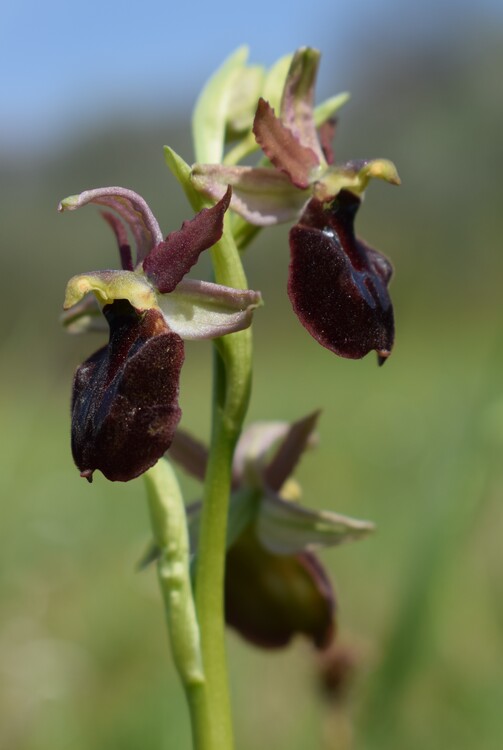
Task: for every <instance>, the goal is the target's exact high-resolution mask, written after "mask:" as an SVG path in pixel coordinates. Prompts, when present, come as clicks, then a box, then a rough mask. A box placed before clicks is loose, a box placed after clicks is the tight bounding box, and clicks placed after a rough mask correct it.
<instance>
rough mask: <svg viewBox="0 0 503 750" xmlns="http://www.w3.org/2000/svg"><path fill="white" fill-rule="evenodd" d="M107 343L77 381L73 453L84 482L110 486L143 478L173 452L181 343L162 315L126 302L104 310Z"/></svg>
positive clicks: (74, 390)
mask: <svg viewBox="0 0 503 750" xmlns="http://www.w3.org/2000/svg"><path fill="white" fill-rule="evenodd" d="M104 314H105V317H106V319H107V321H108V324H109V327H110V340H109V343H108V345H107V346H105V347H103V348H102V349H100V350H99V351H97V352H96V353H95V354H93V355H92V356H91V357H89V359H87V360H86V361H85V362H84V363H83V364H82V365H80V367H79V368H78V370H77V372H76V374H75V378H74V383H73V398H72V452H73V457H74V460H75V463H76V464H77V467H78V468H79V469H80V472H81V476H82V477H84V478H86V479H87V480H88V481H92V476H93V473H94V471H96V470H97V469H98V470H100V471H101V472H102V473H103V474H104V475H105V477H106V478H107V479H110V480H112V481H122V482H125V481H128V480H130V479H134V478H135V477H137V476H139V475H140V474H142V473H143V472H144V471H146V470H147V469H149V468H150V467H151V466H153V465H154V464H155V462H156V461H157V460H158V459H159V458H160V457H161V456H162V455H163V454H164V453H165V452H166V450H167V449H168V448H169V446H170V444H171V441H172V439H173V435H174V432H175V429H176V426H177V424H178V422H179V420H180V416H181V410H180V407H179V405H178V390H179V379H180V370H181V367H182V364H183V359H184V349H183V341H182V339H181V338H180V337H179V336H178V335H177V334H176V333H173V332H172V331H170V330H169V328H168V327H167V325H166V323H165V322H164V319H163V316H162V314H161V313H160V312H159V311H157V310H148V311H146V312H145V313H141V314H140V313H138V312H137V311H136V310H135V309H134V308H133V307H132V306H131V305H130V304H129V302H127V301H125V300H117V301H115V302H113V303H112V304H111V305H107V306H105V308H104Z"/></svg>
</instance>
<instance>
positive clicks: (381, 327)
mask: <svg viewBox="0 0 503 750" xmlns="http://www.w3.org/2000/svg"><path fill="white" fill-rule="evenodd" d="M359 205H360V199H359V198H357V197H356V196H355V195H353V194H352V193H350V192H349V191H346V190H342V191H341V192H340V193H339V194H338V196H337V198H336V199H335V200H334V201H333V202H332V203H331V204H329V205H328V207H327V206H326V205H325V204H323V203H322V202H321V201H318V200H316V199H314V198H313V199H312V200H311V201H310V202H309V203H308V205H307V207H306V209H305V211H304V213H303V215H302V217H301V219H300V221H299V223H298V224H297V225H296V226H294V227H293V228H292V229H291V230H290V251H291V261H290V271H289V279H288V295H289V297H290V301H291V303H292V306H293V309H294V311H295V313H296V314H297V316H298V318H299V320H300V322H301V323H302V325H303V326H304V327H305V328H306V329H307V330H308V331H309V333H310V334H311V335H312V336H313V337H314V338H315V339H316V340H317V341H318V342H319V343H320V344H322V345H323V346H325V347H326V348H327V349H330V350H331V351H333V352H335V353H336V354H339V355H340V356H342V357H349V358H351V359H359V358H360V357H364V356H365V355H366V354H367V353H368V352H369V351H371V350H373V349H374V350H376V351H377V353H378V356H379V362H380V363H381V364H382V362H384V360H385V359H386V358H387V357H388V356H389V354H390V353H391V349H392V346H393V340H394V319H393V307H392V304H391V300H390V297H389V294H388V288H387V287H388V283H389V280H390V278H391V275H392V272H393V269H392V266H391V264H390V262H389V261H388V260H387V258H385V256H384V255H381V253H379V252H377V251H376V250H373V249H372V248H371V247H369V246H368V245H367V244H365V243H364V242H362V241H361V240H359V239H358V238H357V237H356V236H355V233H354V228H353V224H354V218H355V214H356V212H357V210H358V208H359Z"/></svg>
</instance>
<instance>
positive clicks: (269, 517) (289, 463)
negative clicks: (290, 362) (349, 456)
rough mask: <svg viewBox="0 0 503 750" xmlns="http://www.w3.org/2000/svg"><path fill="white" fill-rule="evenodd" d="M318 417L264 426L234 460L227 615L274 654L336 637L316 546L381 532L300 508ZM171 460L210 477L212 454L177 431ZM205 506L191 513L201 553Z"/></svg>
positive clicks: (243, 442) (250, 434)
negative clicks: (300, 475) (301, 470)
mask: <svg viewBox="0 0 503 750" xmlns="http://www.w3.org/2000/svg"><path fill="white" fill-rule="evenodd" d="M317 417H318V413H314V414H311V415H309V416H307V417H305V418H304V419H301V420H299V421H298V422H295V423H293V424H288V423H284V422H264V423H257V424H254V425H252V426H251V427H249V428H248V429H247V430H246V431H245V432H244V433H243V435H242V437H241V439H240V440H239V443H238V445H237V448H236V452H235V457H234V462H233V493H232V497H231V504H230V513H229V531H228V551H227V561H226V577H225V614H226V620H227V623H228V624H229V625H231V626H232V627H234V628H235V629H236V630H238V631H239V632H240V633H241V635H242V636H244V637H245V638H246V639H247V640H249V641H251V642H252V643H254V644H256V645H259V646H263V647H266V648H275V647H281V646H285V645H287V644H288V643H289V642H290V640H291V639H292V638H293V637H294V636H295V635H297V634H302V635H304V636H306V637H307V638H309V639H310V640H311V641H312V642H313V644H314V645H315V646H316V647H317V648H325V647H326V646H327V645H328V644H329V643H330V642H331V640H332V638H333V635H334V632H335V598H334V594H333V590H332V585H331V583H330V580H329V578H328V576H327V573H326V572H325V570H324V568H323V566H322V565H321V563H320V562H319V560H318V558H317V556H316V555H315V553H314V551H313V550H314V549H315V548H316V547H321V546H332V545H337V544H340V543H342V542H345V541H349V540H353V539H359V538H361V537H363V536H365V535H367V534H368V533H369V532H370V531H372V529H373V525H372V524H371V523H368V522H366V521H358V520H355V519H352V518H348V517H346V516H342V515H339V514H336V513H332V512H328V511H315V510H311V509H308V508H306V507H304V506H302V505H300V503H299V502H298V495H299V494H300V489H299V487H298V485H297V484H296V482H295V480H293V479H292V478H291V474H292V473H293V471H294V469H295V466H296V465H297V462H298V460H299V459H300V457H301V455H302V453H303V452H304V451H305V450H306V448H307V447H308V446H309V445H310V444H312V443H313V432H314V428H315V425H316V421H317ZM170 457H171V458H172V459H173V460H174V461H176V462H178V463H179V464H181V465H182V466H183V467H184V468H185V469H186V470H187V471H188V472H189V473H190V474H192V475H193V476H195V477H197V478H199V479H201V480H202V479H203V478H204V475H205V471H206V461H207V450H206V448H205V446H204V445H202V444H201V443H199V442H198V441H196V440H195V439H194V438H192V437H191V436H190V435H188V434H187V433H185V432H183V431H180V430H177V432H176V434H175V437H174V440H173V443H172V447H171V451H170ZM199 512H200V504H194V505H192V506H191V507H190V508H189V521H190V529H191V542H192V546H193V549H194V551H195V553H196V554H197V537H198V523H199Z"/></svg>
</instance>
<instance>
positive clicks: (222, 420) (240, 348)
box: [196, 230, 251, 750]
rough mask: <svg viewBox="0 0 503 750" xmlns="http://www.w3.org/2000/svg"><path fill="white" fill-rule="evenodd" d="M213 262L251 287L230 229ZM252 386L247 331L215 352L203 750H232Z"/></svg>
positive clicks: (205, 531) (204, 525) (205, 559)
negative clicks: (234, 616)
mask: <svg viewBox="0 0 503 750" xmlns="http://www.w3.org/2000/svg"><path fill="white" fill-rule="evenodd" d="M213 262H214V271H215V278H216V281H217V282H218V283H221V284H226V285H229V286H235V287H240V288H243V289H244V288H246V279H245V277H244V273H243V270H242V266H241V262H240V260H239V254H238V251H237V248H236V246H235V244H234V242H233V240H232V235H230V233H229V232H228V230H226V232H225V233H224V237H223V238H222V240H221V241H220V243H219V244H218V246H217V247H216V248H215V250H214V251H213ZM250 384H251V332H250V330H249V329H248V330H246V331H240V332H239V333H234V334H231V335H229V336H226V337H225V338H223V339H220V340H219V341H218V343H217V346H216V347H215V352H214V388H213V415H212V434H211V446H210V454H209V460H208V468H207V473H206V481H205V489H204V502H203V509H202V516H201V525H200V530H199V546H198V558H197V569H196V607H197V616H198V620H199V626H200V631H201V651H202V657H203V664H204V671H205V675H206V683H205V686H204V688H203V690H202V691H201V692H203V693H204V696H203V695H202V696H201V699H202V700H204V703H205V705H206V709H207V711H208V713H209V715H210V718H211V733H212V736H211V738H206V739H209V742H207V743H206V744H205V745H204V747H205V748H206V747H207V748H211V750H231V748H232V747H233V734H232V718H231V706H230V699H229V688H228V678H227V663H226V652H225V618H224V580H225V554H226V536H227V517H228V511H229V498H230V491H231V478H232V458H233V454H234V448H235V445H236V442H237V439H238V437H239V434H240V432H241V427H242V424H243V420H244V417H245V415H246V410H247V407H248V401H249V396H250ZM198 747H199V746H198ZM201 747H203V746H201Z"/></svg>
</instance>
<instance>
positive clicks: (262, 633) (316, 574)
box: [225, 527, 335, 649]
mask: <svg viewBox="0 0 503 750" xmlns="http://www.w3.org/2000/svg"><path fill="white" fill-rule="evenodd" d="M334 609H335V603H334V596H333V591H332V586H331V584H330V581H329V579H328V577H327V574H326V573H325V571H324V570H323V568H322V566H321V565H320V563H319V562H318V560H317V558H316V557H315V556H314V555H313V554H312V553H310V552H307V551H304V552H299V553H298V554H296V555H276V554H273V553H271V552H269V551H268V550H266V549H265V548H264V547H263V546H262V545H261V544H260V543H259V541H258V539H257V537H256V535H255V530H254V529H253V527H249V528H248V529H247V530H246V531H245V532H244V533H243V534H242V535H241V537H239V539H238V540H237V541H236V543H235V544H234V545H233V546H232V547H231V549H230V550H229V551H228V553H227V564H226V578H225V618H226V622H227V624H228V625H230V626H231V627H233V628H235V629H236V630H237V631H238V632H239V633H240V634H241V635H242V636H243V637H244V638H246V639H247V640H248V641H250V642H251V643H253V644H255V645H257V646H262V647H263V648H280V647H282V646H286V645H287V644H288V643H289V642H290V641H291V639H292V638H293V637H294V636H295V635H298V634H300V633H302V634H303V635H305V636H307V637H308V638H309V639H310V640H311V641H312V642H313V644H314V645H315V646H316V647H317V648H320V649H323V648H326V647H327V646H328V645H329V644H330V642H331V640H332V638H333V636H334Z"/></svg>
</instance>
